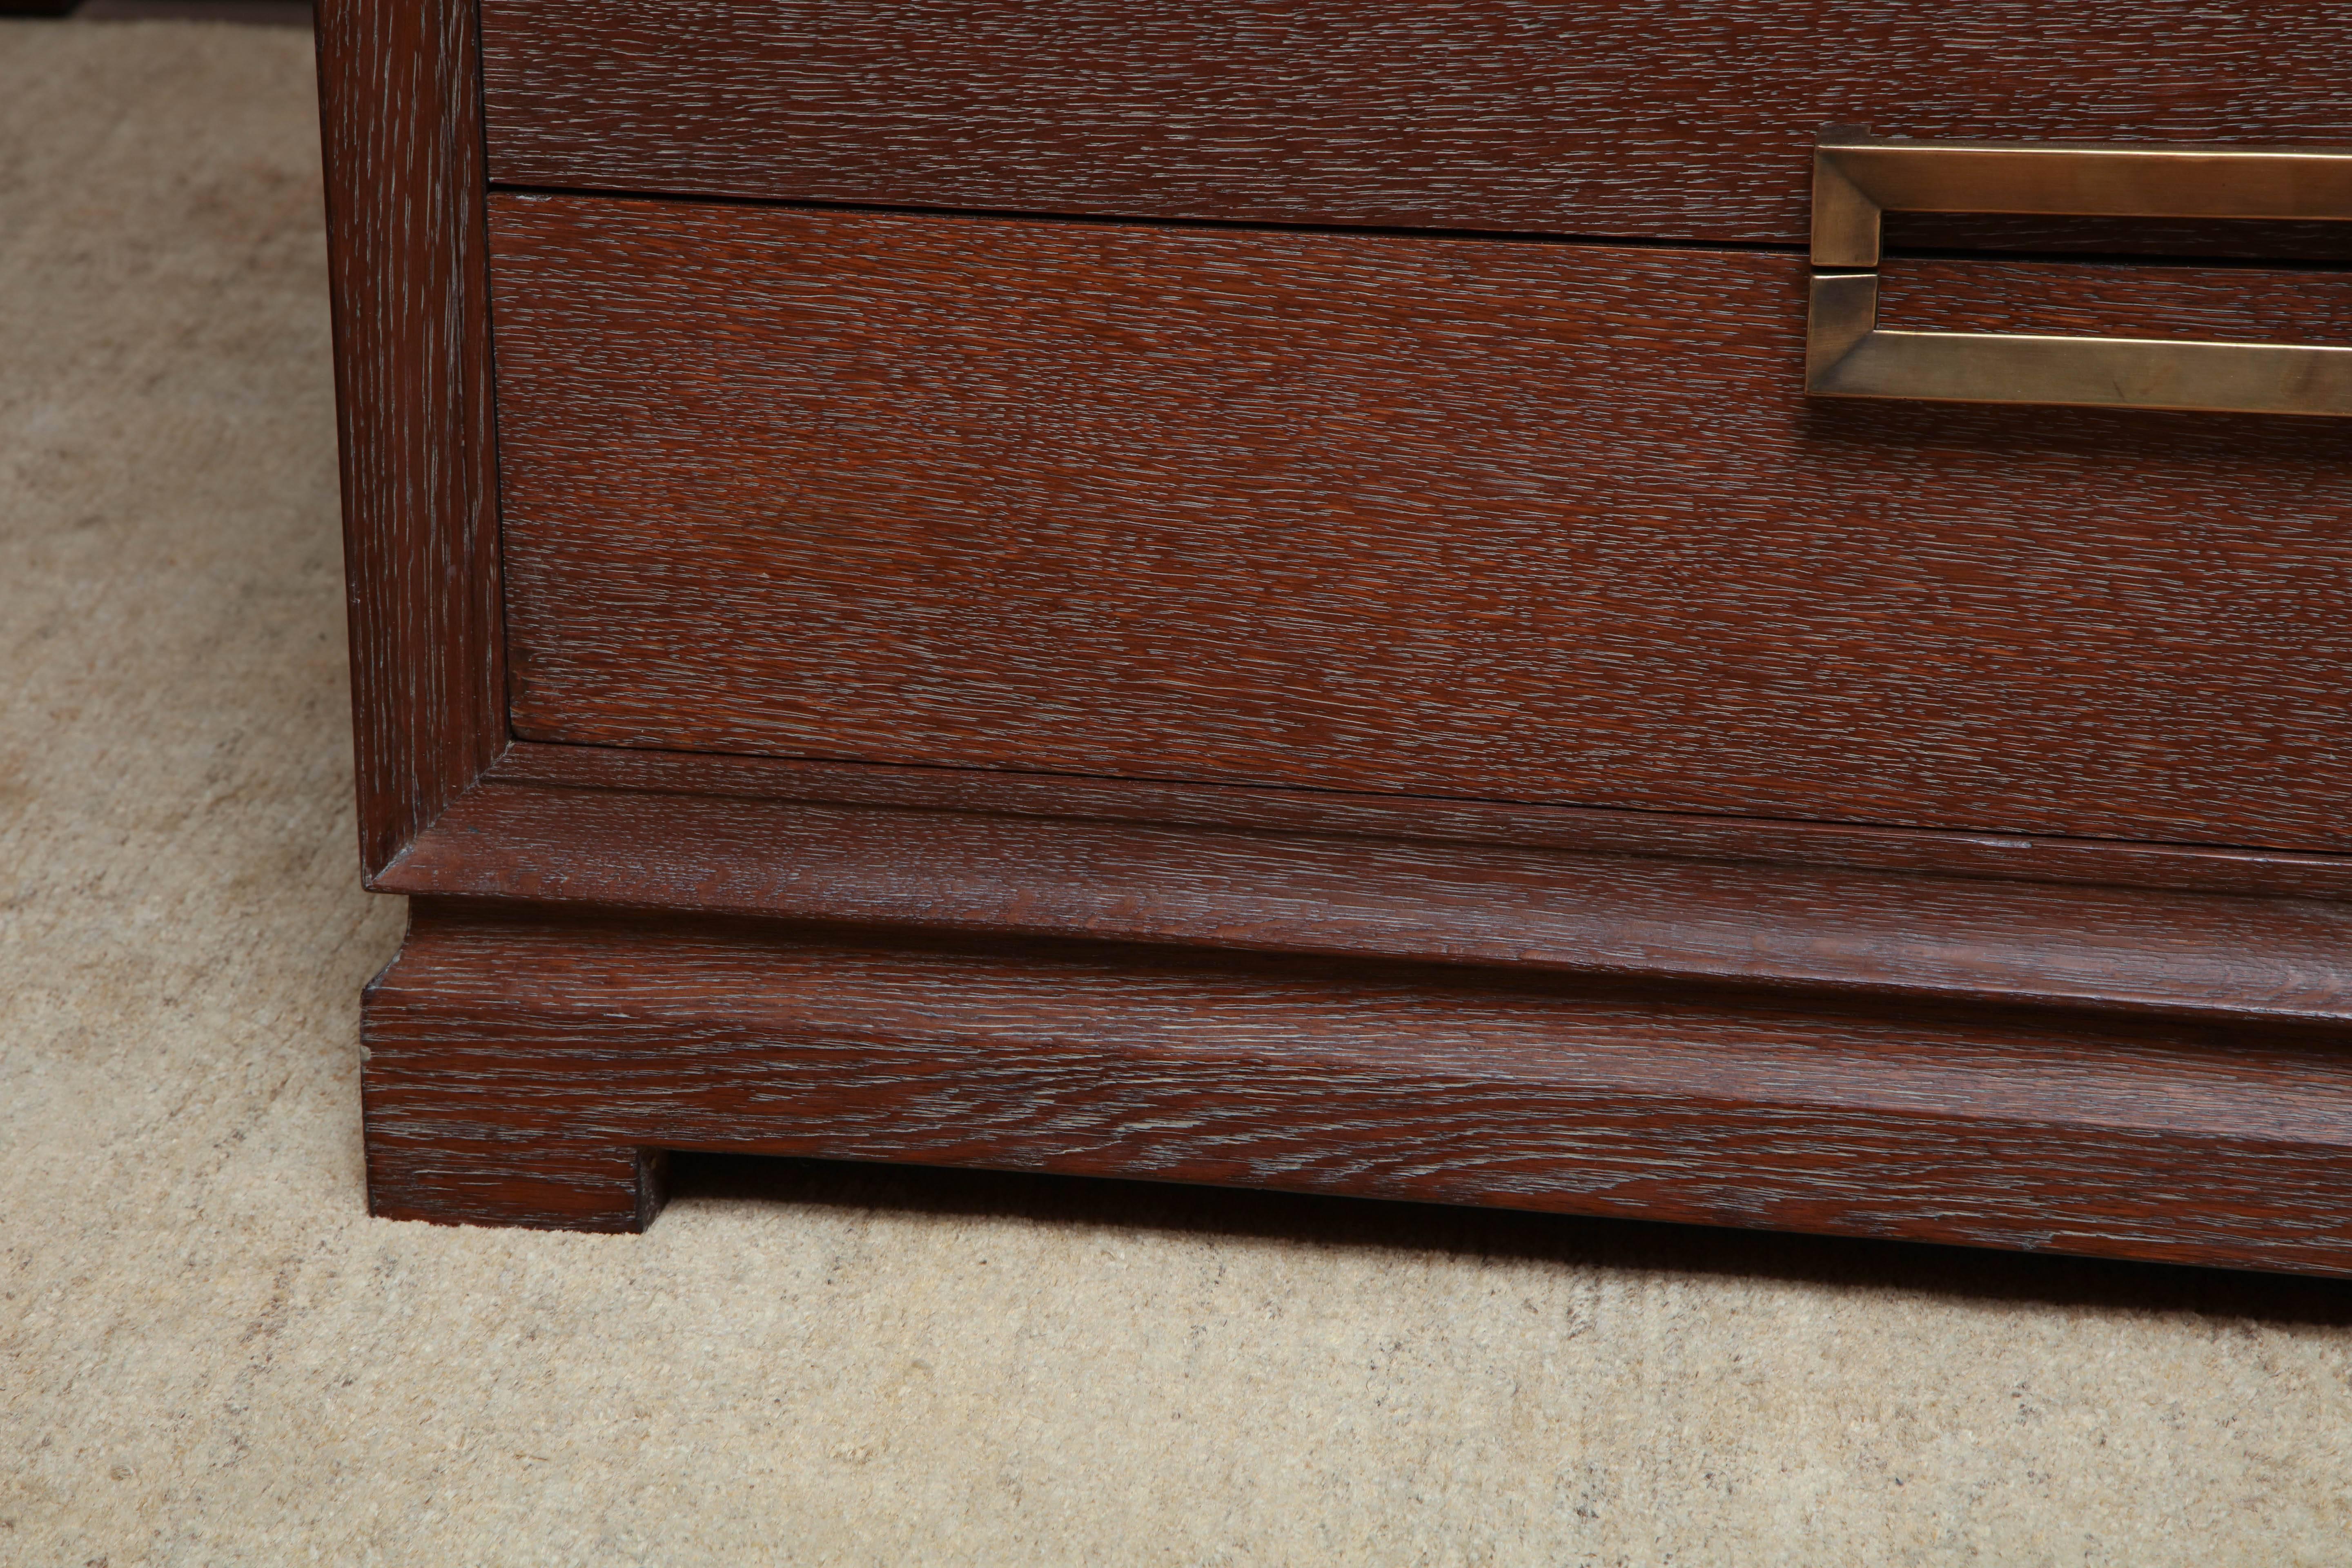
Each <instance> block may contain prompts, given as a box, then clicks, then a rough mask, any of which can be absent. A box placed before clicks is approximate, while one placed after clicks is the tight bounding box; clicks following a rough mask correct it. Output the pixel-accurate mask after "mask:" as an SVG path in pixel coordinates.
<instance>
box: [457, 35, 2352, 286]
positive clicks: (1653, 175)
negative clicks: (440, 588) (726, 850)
mask: <svg viewBox="0 0 2352 1568" xmlns="http://www.w3.org/2000/svg"><path fill="white" fill-rule="evenodd" d="M481 9H482V50H483V69H484V81H485V87H486V93H487V110H488V139H489V172H490V177H491V178H492V180H494V181H496V182H499V183H501V184H517V185H540V186H587V187H596V188H602V189H606V190H630V191H648V192H653V191H660V192H692V193H703V194H709V195H735V196H751V197H767V198H775V199H783V200H816V201H846V202H874V203H889V204H906V205H927V206H951V207H967V208H985V209H1002V210H1011V211H1029V212H1063V213H1100V214H1112V215H1126V216H1144V217H1186V218H1203V219H1229V220H1241V221H1248V222H1260V223H1269V222H1270V223H1307V224H1370V225H1389V226H1408V227H1440V228H1465V229H1493V230H1525V231H1531V232H1548V233H1566V234H1580V235H1594V236H1628V237H1651V238H1657V239H1669V240H1675V239H1685V240H1703V241H1729V242H1744V243H1766V244H1798V243H1801V242H1802V240H1803V239H1804V237H1805V229H1806V198H1807V179H1808V174H1809V170H1810V160H1809V156H1808V153H1809V149H1810V147H1811V142H1812V139H1813V136H1814V134H1815V132H1818V131H1819V130H1820V129H1821V128H1822V126H1823V125H1825V124H1834V123H1849V124H1859V125H1866V126H1869V127H1871V128H1872V129H1874V130H1875V131H1878V132H1883V133H1900V134H1906V135H1914V136H1948V137H1976V138H2025V139H2031V138H2093V139H2096V138H2113V139H2125V140H2133V139H2153V140H2172V141H2181V142H2201V141H2235V142H2340V141H2342V140H2344V139H2345V137H2346V136H2347V128H2352V92H2347V76H2346V71H2345V62H2346V60H2347V59H2352V6H2347V5H2343V4H2340V3H2329V0H2235V3H2224V4H2215V3H2211V0H2193V3H2192V0H2039V3H2037V0H1983V3H1980V4H1974V5H1919V4H1916V0H1847V3H1843V4H1828V3H1819V0H1817V3H1814V4H1803V3H1800V0H1578V3H1572V4H1552V5H1546V4H1539V3H1528V0H1468V3H1458V4H1443V5H1440V4H1432V3H1430V0H1324V3H1321V4H1315V3H1307V4H1299V3H1296V0H1289V3H1285V0H1055V3H1051V4H1048V3H1046V0H750V3H743V0H737V3H729V0H482V8H481Z"/></svg>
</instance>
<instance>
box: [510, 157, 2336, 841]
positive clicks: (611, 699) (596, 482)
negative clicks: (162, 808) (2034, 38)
mask: <svg viewBox="0 0 2352 1568" xmlns="http://www.w3.org/2000/svg"><path fill="white" fill-rule="evenodd" d="M491 223H492V230H493V235H494V249H495V252H496V254H495V260H494V267H493V273H494V287H495V291H496V309H497V312H498V333H499V363H500V378H501V402H500V420H501V438H502V440H503V442H504V449H505V452H506V458H507V461H506V468H505V482H506V500H507V539H508V557H507V567H508V572H509V584H510V587H509V618H510V627H511V636H512V639H513V646H512V658H513V659H514V661H515V666H514V668H515V684H514V693H515V700H514V709H513V715H514V721H515V725H516V729H517V732H518V733H519V734H520V735H521V736H523V737H525V738H529V739H535V740H543V741H555V742H579V743H589V744H608V745H635V746H649V747H657V748H663V749H670V750H680V751H707V752H751V753H769V754H779V755H793V756H806V757H813V758H825V759H835V760H864V761H877V762H888V763H915V764H932V765H956V766H968V767H994V768H1006V769H1015V770H1023V771H1048V772H1060V773H1080V774H1096V775H1115V776H1125V777H1134V778H1160V779H1171V780H1191V781H1211V782H1225V783H1246V784H1278V785H1290V786H1307V787H1315V788H1327V789H1336V790H1348V791H1357V792H1375V793H1402V794H1414V795H1447V796H1460V797H1471V798H1482V799H1500V800H1515V801H1526V802H1538V803H1551V804H1566V805H1587V806H1610V807H1623V808H1633V809H1643V810H1658V811H1673V812H1719V813H1727V814H1735V815H1741V816H1776V817H1800V818H1817V819H1834V820H1842V821H1849V822H1861V823H1875V824H1885V825H1894V826H1917V827H1943V828H1955V829H1962V830H1971V831H1991V832H2013V833H2024V834H2042V835H2053V836H2073V837H2115V838H2137V839H2158V840H2167V841H2178V842H2187V843H2209V844H2223V845H2241V846H2256V847H2275V848H2284V849H2305V850H2321V851H2334V850H2341V849H2344V848H2346V847H2352V826H2347V823H2352V813H2347V807H2352V772H2347V769H2346V767H2345V765H2344V763H2345V757H2346V755H2347V746H2352V712H2347V708H2346V705H2345V703H2344V701H2343V699H2342V694H2343V690H2344V683H2345V673H2346V669H2347V662H2348V661H2352V623H2347V621H2346V619H2345V617H2344V616H2343V615H2342V613H2341V605H2342V604H2343V602H2344V599H2345V595H2346V591H2347V586H2352V581H2347V576H2352V509H2347V505H2346V500H2347V489H2346V486H2345V458H2346V455H2347V441H2352V433H2347V431H2345V430H2342V429H2339V428H2336V426H2334V425H2330V424H2328V423H2326V422H2318V421H2306V422H2297V421H2288V420H2272V421H2267V422H2265V421H2262V420H2255V419H2245V418H2238V419H2231V418H2226V417H2219V416H2152V415H2141V414H2116V413H2101V412H2092V411H2053V410H2044V409H2016V408H2010V409H1963V408H1954V407H1930V406H1892V407H1875V406H1864V405H1845V406H1814V407H1808V406H1807V405H1806V404H1805V401H1804V399H1803V398H1802V397H1801V395H1800V394H1799V391H1798V388H1799V385H1800V365H1799V356H1800V352H1801V350H1800V343H1801V317H1802V279H1803V268H1802V266H1801V262H1799V261H1798V260H1797V259H1796V258H1789V257H1782V256H1779V255H1772V254H1754V253H1737V252H1695V251H1674V250H1657V249H1638V248H1628V247H1585V246H1567V245H1557V244H1541V243H1508V242H1495V241H1480V240H1447V239H1433V238H1423V237H1380V236H1349V237H1341V236H1325V235H1304V234H1288V233H1244V232H1234V231H1198V230H1171V229H1157V228H1149V227H1141V226H1117V225H1084V224H1069V223H1060V222H1053V221H1009V220H978V219H963V218H947V217H936V216H934V217H920V216H891V215H872V214H844V213H834V212H811V211H800V210H790V209H756V208H744V207H736V206H709V205H692V204H654V203H641V202H625V201H614V200H609V199H599V198H584V197H526V196H514V195H499V196H494V197H493V198H492V202H491ZM2149 271H2153V272H2159V273H2160V274H2161V277H2160V278H2158V279H2157V280H2155V281H2153V282H2147V281H2143V280H2142V279H2139V278H2138V277H2137V274H2138V273H2141V272H2149ZM2207 276H2208V281H2209V284H2211V283H2218V284H2219V286H2220V287H2221V289H2222V290H2223V291H2224V297H2223V298H2221V299H2218V300H2217V299H2216V298H2215V297H2214V295H2213V293H2212V291H2211V289H2210V288H2209V289H2207V291H2206V292H2205V293H2204V294H2203V295H2202V296H2201V297H2200V295H2198V294H2197V293H2196V292H2195V291H2194V290H2193V289H2189V287H2188V283H2189V280H2188V279H2186V278H2185V277H2184V276H2183V274H2182V273H2181V272H2180V271H2179V269H2148V268H2111V267H2095V266H2091V265H2087V264H2074V263H2068V264H2063V265H2051V264H2029V263H1982V264H1967V265H1963V264H1938V263H1930V262H1916V263H1913V264H1911V266H1910V267H1909V268H1906V269H1904V270H1903V272H1902V283H1901V284H1900V285H1899V286H1901V287H1907V288H1908V289H1910V292H1909V293H1908V294H1907V295H1905V296H1903V299H1904V301H1905V303H1904V306H1903V308H1904V309H1906V310H1908V309H1910V308H1911V306H1912V305H1914V304H1916V306H1917V307H1918V308H1919V310H1921V311H1923V312H1927V313H1929V314H1931V315H1932V318H1933V324H1939V325H1955V326H1968V325H1971V324H1976V323H1978V322H1979V321H1981V322H1984V323H1986V324H1999V323H2000V322H2001V321H2005V320H2008V319H2010V318H2013V317H2014V316H2015V315H2016V314H2017V313H2018V307H2017V305H2016V303H2015V300H2016V298H2017V297H2018V296H2023V297H2025V298H2028V299H2031V300H2033V301H2034V302H2035V303H2034V305H2033V306H2032V310H2034V311H2035V313H2036V314H2037V315H2038V317H2039V318H2040V319H2041V320H2042V321H2044V322H2046V323H2048V324H2051V325H2053V326H2058V327H2061V328H2063V327H2065V326H2067V325H2069V324H2073V323H2078V322H2084V323H2090V324H2093V325H2096V324H2098V323H2100V322H2102V321H2105V319H2106V318H2108V317H2110V316H2112V315H2113V314H2114V313H2115V312H2116V310H2118V309H2121V308H2127V307H2129V306H2130V305H2131V304H2133V303H2134V302H2135V301H2138V302H2140V303H2143V304H2148V303H2149V302H2150V301H2151V300H2152V301H2153V304H2150V306H2149V308H2151V309H2152V308H2154V306H2155V305H2160V306H2161V307H2162V310H2164V312H2166V313H2167V315H2168V318H2169V319H2171V320H2172V321H2173V322H2174V324H2175V328H2176V330H2177V331H2179V332H2181V333H2182V334H2183V335H2207V334H2208V333H2209V332H2211V331H2221V330H2224V329H2225V328H2226V327H2229V326H2234V327H2235V328H2236V329H2237V330H2241V331H2248V330H2251V331H2262V332H2265V333H2271V334H2274V335H2280V336H2294V335H2302V336H2305V337H2312V338H2336V337H2346V336H2352V313H2348V312H2352V286H2347V284H2346V283H2344V282H2343V281H2341V280H2339V279H2338V277H2337V276H2336V275H2334V274H2312V273H2298V272H2289V271H2266V270H2261V269H2224V270H2221V271H2219V272H2216V273H2212V274H2209V275H2207ZM2200 298H2201V303H2200ZM1891 313H1892V312H1890V314H1891Z"/></svg>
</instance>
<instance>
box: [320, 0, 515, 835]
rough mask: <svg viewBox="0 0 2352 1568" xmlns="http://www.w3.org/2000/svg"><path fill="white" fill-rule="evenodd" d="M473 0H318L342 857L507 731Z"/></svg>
mask: <svg viewBox="0 0 2352 1568" xmlns="http://www.w3.org/2000/svg"><path fill="white" fill-rule="evenodd" d="M474 23H475V11H474V6H473V5H472V3H471V0H398V3H394V0H320V6H319V16H318V32H319V100H320V121H321V125H322V127H323V130H324V133H325V142H326V167H327V239H328V259H329V265H330V268H331V279H332V282H333V293H334V309H335V376H336V405H337V407H338V409H339V410H340V412H341V437H342V482H343V556H344V570H345V574H346V579H347V581H348V584H349V587H350V599H351V638H352V715H353V720H354V729H355V731H356V742H357V751H358V773H359V805H360V810H359V816H360V857H361V860H362V864H363V865H364V866H365V867H366V868H367V869H368V870H369V871H371V872H373V871H375V870H378V869H380V868H382V867H383V865H384V864H385V863H386V862H387V861H389V860H390V859H391V858H393V857H394V855H396V854H397V853H399V851H400V848H401V847H402V846H403V845H404V844H406V843H407V842H408V840H409V839H410V838H411V837H414V836H415V833H416V832H417V830H418V829H419V828H421V827H423V826H425V824H426V823H428V822H430V821H432V820H433V818H434V817H435V816H436V815H437V814H438V813H439V812H440V810H441V808H442V807H443V806H445V805H447V804H448V803H449V802H450V800H452V799H453V798H455V797H456V795H457V794H458V793H459V792H460V791H462V790H463V789H464V788H465V787H466V785H467V784H468V783H470V782H471V781H472V780H473V779H474V777H475V776H476V775H477V774H478V773H480V772H481V771H482V769H483V768H484V767H486V766H488V763H490V761H491V759H492V758H494V757H495V756H497V755H498V753H499V750H500V749H501V748H503V747H504V746H505V744H506V741H507V716H506V693H505V684H506V678H505V672H504V669H503V668H502V663H501V660H502V653H501V649H500V638H501V631H502V628H501V624H500V608H499V553H498V544H499V541H498V500H497V498H498V480H497V449H496V445H495V440H494V437H493V434H492V430H491V408H490V399H491V393H490V385H489V338H488V314H487V301H488V289H487V279H486V277H485V274H484V253H483V233H482V147H481V121H480V111H479V100H478V90H479V83H478V75H477V70H476V62H475V37H474Z"/></svg>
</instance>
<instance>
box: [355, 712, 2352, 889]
mask: <svg viewBox="0 0 2352 1568" xmlns="http://www.w3.org/2000/svg"><path fill="white" fill-rule="evenodd" d="M483 778H484V780H485V781H486V782H487V783H488V784H552V785H557V786H561V787H562V788H566V789H573V790H581V789H591V790H624V791H629V792H635V793H642V794H646V795H696V796H716V797H719V798H722V799H734V800H752V801H772V802H795V801H804V802H814V803H816V804H820V805H850V806H879V807H886V808H890V809H893V810H898V811H918V812H925V813H940V812H945V813H952V814H955V815H956V816H961V817H975V816H976V817H983V818H984V817H990V816H1016V817H1019V816H1047V817H1066V818H1072V819H1076V820H1080V821H1097V822H1139V823H1161V824H1166V825H1170V826H1193V827H1238V828H1244V829H1250V830H1253V831H1255V832H1258V833H1260V834H1263V835H1266V836H1271V837H1279V836H1281V835H1284V834H1288V833H1303V834H1309V835H1313V836H1317V837H1357V838H1394V839H1404V840H1407V841H1414V842H1423V843H1430V844H1491V845H1502V846H1507V847H1515V848H1528V849H1565V850H1570V851H1574V852H1578V853H1581V854H1588V855H1624V856H1638V857H1643V858H1653V857H1654V858H1664V859H1667V860H1707V861H1716V862H1721V863H1729V864H1742V863H1749V864H1763V865H1772V866H1817V867H1844V868H1851V869H1854V870H1864V871H1924V872H1931V873H1937V874H1942V875H1948V876H1951V877H1961V878H1983V879H1997V880H2002V881H2019V882H2064V883H2074V884H2084V885H2092V886H2113V887H2128V888H2169V889H2176V890H2178V891H2182V892H2206V893H2252V894H2261V895H2267V896H2270V897H2276V898H2305V899H2325V900H2343V899H2347V898H2352V856H2342V855H2300V854H2294V853H2289V852H2285V851H2281V850H2272V849H2231V848H2218V847H2211V846H2207V845H2195V844H2143V843H2130V842H2126V841H2124V840H2120V839H2104V838H2034V837H2016V836H2012V835H2002V834H1990V833H1947V832H1937V831H1932V830H1924V829H1916V828H1885V827H1857V826H1849V825H1847V824H1843V823H1835V822H1787V821H1770V820H1766V819H1760V818H1754V817H1728V816H1679V815H1676V814H1675V813H1671V812H1658V811H1595V810H1588V809H1583V808H1579V807H1575V806H1556V805H1510V804H1508V803H1506V802H1499V801H1462V800H1436V799H1431V798H1428V797H1425V796H1400V795H1349V794H1346V793H1343V792H1339V791H1331V790H1299V789H1262V788H1253V787H1249V786H1245V785H1233V784H1140V783H1137V782H1136V781H1134V780H1130V779H1090V778H1073V777H1067V776H1057V775H1052V774H1039V773H1002V772H994V771H988V770H981V769H971V768H901V767H889V766H885V765H882V764H877V763H813V762H806V761H800V760H795V759H791V758H782V757H730V756H722V755H711V754H704V753H697V752H651V751H645V750H641V749H636V748H627V747H619V746H550V745H539V744H534V743H532V742H519V743H518V744H516V745H513V746H510V747H509V748H508V749H507V751H506V752H503V753H502V754H501V755H500V756H499V760H498V762H497V763H493V764H492V765H491V767H490V769H489V771H488V773H485V774H484V775H483ZM642 809H644V810H645V811H646V812H647V813H648V814H657V813H658V812H659V811H660V810H661V807H660V805H658V803H655V802H646V803H644V804H643V805H642ZM672 847H673V849H674V851H675V852H676V853H677V854H678V855H681V856H685V857H689V858H690V857H693V856H695V855H697V854H698V853H700V852H701V850H702V848H703V847H699V846H697V845H695V844H694V843H693V842H692V841H691V840H684V839H674V840H672ZM422 848H424V846H420V849H422ZM499 853H502V852H499ZM428 863H430V864H445V863H446V862H443V861H442V860H441V858H440V854H439V850H438V848H437V847H435V850H434V853H433V854H432V855H430V856H425V855H420V856H418V857H415V858H412V859H411V861H410V862H409V863H408V864H406V865H404V867H403V868H402V873H401V874H402V875H403V876H404V877H410V878H415V877H421V876H424V875H425V874H426V873H425V869H424V868H425V866H426V865H427V864H428ZM715 869H717V868H716V867H714V870H715ZM453 874H458V873H454V872H453ZM607 875H608V876H611V877H614V878H616V879H628V880H627V882H626V887H627V891H626V892H625V895H624V896H622V897H621V898H620V900H619V901H621V902H625V903H632V904H647V905H652V906H655V907H698V906H677V905H671V904H666V903H665V894H666V892H667V889H668V887H669V884H668V883H667V881H666V880H661V879H650V878H649V879H646V880H645V881H644V882H643V883H642V884H639V883H637V882H636V881H635V879H633V877H632V868H631V867H630V866H629V865H628V864H627V863H618V864H615V865H614V866H612V867H611V868H608V871H607ZM423 890H425V891H428V892H431V891H445V892H461V891H464V890H465V889H464V888H463V887H461V886H459V885H456V884H452V885H450V886H447V887H441V886H438V885H436V886H434V887H428V888H425V889H423Z"/></svg>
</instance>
